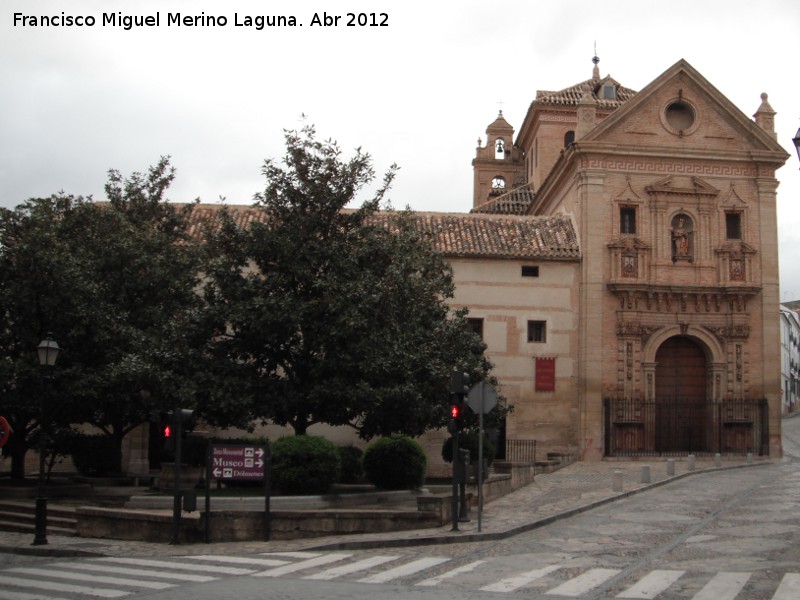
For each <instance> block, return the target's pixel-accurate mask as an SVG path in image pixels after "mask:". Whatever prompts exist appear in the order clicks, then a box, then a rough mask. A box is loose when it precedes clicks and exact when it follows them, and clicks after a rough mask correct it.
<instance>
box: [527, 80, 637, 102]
mask: <svg viewBox="0 0 800 600" xmlns="http://www.w3.org/2000/svg"><path fill="white" fill-rule="evenodd" d="M605 83H611V84H613V85H614V87H615V89H616V94H615V97H614V98H603V97H602V94H601V93H600V91H601V90H602V87H603V84H605ZM587 84H588V85H589V88H590V89H591V90H592V98H593V99H594V100H595V101H596V102H597V108H600V109H610V110H613V109H615V108H619V107H620V106H622V104H624V103H625V102H627V101H628V100H630V99H631V98H633V97H634V96H635V95H636V93H637V92H636V91H635V90H632V89H630V88H626V87H624V86H622V85H620V84H619V83H617V81H615V80H614V79H612V78H611V77H604V78H603V79H589V80H587V81H581V82H580V83H576V84H575V85H573V86H570V87H568V88H565V89H563V90H559V91H557V92H549V91H544V90H538V91H537V92H536V100H534V102H535V103H536V104H539V105H542V104H554V105H560V106H577V105H578V102H579V101H580V99H581V97H582V96H583V87H584V86H585V85H587Z"/></svg>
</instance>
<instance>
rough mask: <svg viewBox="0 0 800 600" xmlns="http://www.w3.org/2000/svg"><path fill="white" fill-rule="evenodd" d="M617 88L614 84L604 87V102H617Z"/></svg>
mask: <svg viewBox="0 0 800 600" xmlns="http://www.w3.org/2000/svg"><path fill="white" fill-rule="evenodd" d="M616 98H617V88H616V86H615V85H614V84H613V83H606V84H604V85H603V100H616Z"/></svg>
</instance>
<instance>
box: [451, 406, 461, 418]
mask: <svg viewBox="0 0 800 600" xmlns="http://www.w3.org/2000/svg"><path fill="white" fill-rule="evenodd" d="M462 410H463V408H462V407H461V405H460V404H451V405H450V418H451V419H458V418H459V417H460V416H461V412H462Z"/></svg>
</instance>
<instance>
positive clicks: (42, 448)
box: [33, 334, 61, 546]
mask: <svg viewBox="0 0 800 600" xmlns="http://www.w3.org/2000/svg"><path fill="white" fill-rule="evenodd" d="M60 350H61V348H59V346H58V343H57V342H56V341H55V340H54V339H53V338H52V336H51V335H50V334H48V335H47V337H45V339H43V340H42V341H41V342H39V345H38V346H37V347H36V352H37V354H38V355H39V364H40V365H42V366H43V367H46V368H48V369H49V368H50V367H53V366H54V365H55V364H56V359H57V358H58V353H59V351H60ZM45 398H46V395H43V396H42V401H41V405H40V413H39V482H38V485H37V489H36V524H35V527H36V529H35V533H34V538H33V545H34V546H41V545H44V544H46V543H47V479H46V476H45V475H46V474H45V460H44V455H45V453H46V452H47V428H46V426H45V423H46V421H47V414H46V413H47V410H46V405H45V404H46V400H45Z"/></svg>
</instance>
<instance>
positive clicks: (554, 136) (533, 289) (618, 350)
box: [131, 58, 788, 475]
mask: <svg viewBox="0 0 800 600" xmlns="http://www.w3.org/2000/svg"><path fill="white" fill-rule="evenodd" d="M593 62H594V63H595V64H594V69H593V72H592V76H591V78H589V79H586V80H583V81H580V82H579V83H576V84H575V85H573V86H571V87H569V88H566V89H563V90H558V91H538V92H537V94H536V97H535V99H534V100H533V101H532V102H531V104H530V107H529V109H528V112H527V114H526V116H525V118H524V120H523V122H522V123H521V124H519V126H518V127H519V130H518V132H516V130H515V128H514V127H513V126H512V125H511V124H509V123H508V122H507V121H506V120H505V118H504V117H503V115H502V113H500V114H499V115H498V116H497V118H496V119H495V120H494V121H493V122H491V123H490V124H489V126H488V128H487V129H486V139H485V141H483V140H479V141H478V146H477V149H476V152H475V158H474V160H473V161H472V165H473V170H474V194H473V199H472V205H473V206H472V209H471V211H470V212H469V213H466V212H465V213H457V214H456V213H446V214H444V213H417V222H418V224H419V227H421V228H423V229H425V230H427V231H429V232H431V233H432V235H433V239H434V240H435V242H436V244H437V246H438V248H439V249H440V250H441V251H442V252H444V253H445V254H446V256H447V257H448V260H449V262H450V264H451V266H452V268H453V273H454V279H455V284H456V291H455V298H454V304H457V305H459V306H467V307H469V310H470V317H471V324H472V326H473V327H474V328H475V330H476V331H477V332H479V333H480V335H481V336H482V337H483V339H484V341H485V342H486V344H487V347H488V350H487V354H488V356H489V358H490V360H491V361H492V362H493V364H494V365H495V369H494V375H495V376H496V378H497V380H498V382H499V386H500V389H499V392H500V394H501V395H502V396H503V397H504V398H505V399H506V400H507V401H508V402H509V403H511V404H513V405H514V411H513V412H512V413H511V414H510V415H509V416H508V418H507V422H506V425H505V429H504V431H503V432H501V434H500V435H501V439H500V442H501V443H500V444H499V451H500V455H501V457H504V458H507V459H510V460H513V459H514V456H512V454H513V452H514V448H516V447H517V446H516V445H517V444H518V443H525V442H530V441H532V440H535V441H536V447H537V453H538V456H540V457H542V456H544V455H545V453H546V452H549V451H554V452H566V453H570V454H573V455H575V456H577V457H579V458H580V459H582V460H599V459H602V458H605V457H615V456H636V455H641V456H646V455H649V456H669V455H672V456H675V455H678V456H679V455H686V454H689V453H692V452H693V453H696V454H704V453H716V452H721V453H723V454H725V453H738V454H744V453H748V452H752V453H753V454H754V455H756V456H770V457H779V456H781V454H782V449H781V423H780V419H781V401H782V400H781V370H780V369H781V367H780V363H781V361H780V323H781V320H780V311H779V290H778V236H777V223H776V194H777V188H778V181H777V179H776V177H775V172H776V170H777V169H778V168H780V167H781V166H782V165H783V163H784V162H785V161H786V160H787V159H788V154H787V153H786V152H785V151H784V150H783V149H782V148H781V146H780V145H779V144H778V142H777V141H776V133H775V125H774V117H775V111H773V109H772V108H771V107H770V104H769V102H768V100H767V95H766V94H762V95H761V102H760V105H758V106H757V110H756V111H755V114H754V115H753V117H752V118H750V117H748V116H747V115H745V114H744V113H743V112H742V111H741V110H740V109H739V108H737V107H736V106H734V105H733V104H732V103H731V101H730V100H728V99H727V98H726V97H725V96H724V95H723V94H722V93H721V92H720V91H719V90H717V89H716V88H715V87H714V86H713V85H712V84H711V83H710V82H709V81H708V80H706V79H705V77H703V75H701V74H700V73H699V72H698V71H697V70H695V69H694V68H693V67H692V66H691V65H690V64H689V63H687V62H686V61H685V60H680V61H678V62H677V63H675V64H674V65H672V66H671V67H670V68H669V69H667V70H666V71H664V72H663V73H662V74H661V75H659V76H658V77H657V78H656V79H655V80H653V81H652V83H650V84H649V85H647V86H646V87H645V88H644V89H642V90H640V91H638V92H636V91H634V90H632V89H629V88H627V87H625V86H624V85H623V84H622V83H620V82H618V81H616V80H615V79H613V78H612V77H610V76H605V77H601V75H600V71H599V65H598V62H599V61H598V59H597V58H595V59H594V61H593ZM756 104H757V102H756ZM230 208H231V210H232V211H233V212H234V213H235V212H236V211H241V213H242V214H241V215H240V217H241V218H242V219H243V220H247V218H248V217H249V216H252V215H247V213H248V212H250V211H253V209H252V208H249V207H230ZM202 210H213V208H212V207H198V214H201V213H202ZM344 429H345V428H341V429H339V430H331V429H330V428H320V427H315V428H312V430H311V431H310V433H313V434H318V435H325V436H327V437H329V438H330V439H331V440H332V441H334V442H335V443H347V442H353V443H358V442H357V440H355V439H354V438H353V436H352V433H351V432H350V430H349V429H347V430H346V431H345V430H344ZM263 433H265V434H267V435H268V436H269V437H270V438H271V439H276V438H277V437H279V436H280V435H286V434H287V433H288V431H282V430H277V429H275V428H269V429H267V430H266V431H264V432H263ZM447 435H448V434H447V433H446V432H445V431H439V432H431V433H429V434H426V436H424V438H423V439H422V440H421V442H422V443H423V445H424V446H425V448H426V450H427V453H428V456H429V470H430V472H431V474H432V475H446V474H447V473H449V467H448V466H447V465H445V464H444V463H443V462H441V458H440V449H441V444H442V441H443V440H444V439H445V438H446V437H447ZM133 454H137V452H136V451H134V452H133ZM131 458H134V457H133V456H131Z"/></svg>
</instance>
